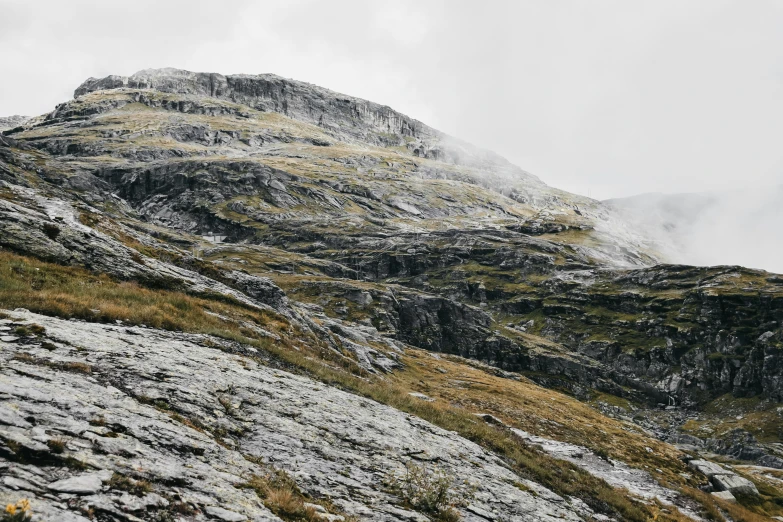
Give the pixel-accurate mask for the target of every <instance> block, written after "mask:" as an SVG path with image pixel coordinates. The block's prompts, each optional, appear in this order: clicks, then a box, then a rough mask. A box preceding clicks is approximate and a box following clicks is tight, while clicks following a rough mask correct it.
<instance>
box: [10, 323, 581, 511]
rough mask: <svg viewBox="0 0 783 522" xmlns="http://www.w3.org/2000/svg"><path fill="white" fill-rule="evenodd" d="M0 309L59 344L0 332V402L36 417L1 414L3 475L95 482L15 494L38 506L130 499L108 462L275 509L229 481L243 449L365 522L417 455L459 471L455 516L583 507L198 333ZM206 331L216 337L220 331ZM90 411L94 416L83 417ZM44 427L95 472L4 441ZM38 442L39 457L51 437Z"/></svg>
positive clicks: (107, 504) (474, 449) (246, 507)
mask: <svg viewBox="0 0 783 522" xmlns="http://www.w3.org/2000/svg"><path fill="white" fill-rule="evenodd" d="M9 315H10V316H11V317H13V318H14V319H15V320H27V321H34V322H35V323H36V324H40V325H42V326H44V327H45V328H46V330H47V332H51V333H50V334H49V335H50V339H51V340H52V341H56V342H57V343H58V344H59V345H60V346H63V348H60V349H57V350H55V351H49V350H46V349H42V348H40V347H39V346H37V345H34V344H30V345H27V344H24V343H15V344H7V343H4V344H2V350H0V359H1V361H0V362H2V364H0V407H4V408H13V410H15V411H17V412H18V413H19V415H21V416H22V417H29V416H32V417H34V418H35V419H36V426H35V427H31V426H24V425H23V426H12V425H7V424H6V425H0V451H2V452H3V453H1V454H0V455H5V457H3V456H0V463H5V464H7V465H8V466H9V467H8V469H7V471H6V472H5V474H6V476H11V477H17V478H23V477H28V476H29V473H30V472H33V473H34V474H35V476H36V477H37V479H36V481H38V482H42V483H45V484H46V483H51V482H54V484H51V485H50V487H55V486H56V487H57V488H58V489H59V490H61V491H66V490H67V491H71V492H74V493H77V492H78V493H79V494H81V495H84V494H90V493H92V495H91V496H88V497H77V498H75V499H73V501H72V502H69V503H68V504H67V507H65V505H64V504H60V503H58V502H56V501H54V500H51V499H49V498H48V497H45V496H41V495H40V494H39V493H36V491H25V492H24V494H25V495H29V497H30V499H31V501H32V502H33V505H34V506H35V507H36V508H38V509H42V510H46V512H57V513H65V512H66V511H68V510H75V511H74V512H75V513H78V512H79V509H82V508H84V509H86V508H88V507H89V506H92V507H93V509H96V510H98V511H100V512H102V513H113V512H114V511H117V512H122V510H123V509H127V508H128V507H129V506H131V507H133V506H134V504H133V503H129V502H128V499H127V497H124V496H123V494H119V493H121V492H115V490H112V489H108V490H105V491H98V489H99V487H100V484H101V482H102V481H107V480H108V479H109V478H110V477H111V475H112V473H114V472H116V473H121V474H125V475H131V476H134V477H136V478H144V479H145V480H148V481H149V482H151V483H152V484H153V489H154V493H155V494H157V495H159V496H160V497H161V498H165V499H168V502H173V498H174V497H175V496H176V497H177V498H178V499H181V501H183V502H186V503H188V504H190V505H192V506H194V508H196V509H199V510H201V511H203V512H204V513H208V514H210V515H211V516H215V517H218V518H221V517H222V519H223V520H239V518H238V517H239V516H242V517H245V518H246V519H252V520H275V519H276V518H275V517H274V516H273V515H271V514H270V513H269V512H268V510H266V508H264V507H263V505H262V504H261V503H260V501H259V500H258V499H257V498H255V493H253V492H252V490H248V489H238V488H237V487H236V486H237V485H239V484H241V483H242V482H243V481H244V480H247V479H248V478H249V476H250V475H251V474H253V473H254V472H256V473H259V472H260V470H259V468H258V466H257V465H256V464H253V463H252V462H251V461H250V460H247V458H251V460H254V459H260V460H262V461H264V462H268V463H270V464H271V465H274V466H275V467H277V468H280V469H284V470H287V471H288V472H289V473H290V474H291V475H292V476H293V477H295V479H296V481H297V484H298V485H299V487H300V488H301V489H302V490H303V491H306V492H308V493H310V494H311V495H313V496H315V497H317V498H319V497H322V498H328V499H330V500H331V501H332V502H333V503H334V504H335V505H337V506H339V507H340V508H342V509H343V510H345V511H346V512H347V513H349V514H355V515H357V516H359V518H360V519H362V520H400V519H404V518H405V517H404V516H401V513H404V512H405V511H406V510H405V509H404V508H400V507H398V503H399V500H398V499H396V498H395V497H394V496H392V495H390V494H388V493H386V492H385V491H384V488H383V486H382V483H383V480H384V478H385V477H386V476H388V474H389V473H390V472H393V471H394V470H398V471H399V470H402V469H403V466H404V464H405V463H406V462H408V461H410V460H411V455H416V456H418V458H421V457H422V456H426V457H427V462H431V463H433V464H432V465H437V466H438V467H439V469H443V470H445V471H447V472H448V473H450V474H452V475H453V476H454V477H459V478H460V483H461V484H462V481H465V482H464V487H465V488H468V489H469V490H470V493H468V492H467V491H468V490H466V495H470V498H472V500H471V506H473V507H472V508H471V509H472V510H473V511H469V510H463V516H464V520H480V518H475V517H476V516H478V515H475V514H471V513H475V512H477V511H479V510H480V511H481V512H487V513H492V514H493V516H497V517H498V518H505V519H507V520H517V521H527V520H529V521H544V520H553V521H554V520H579V519H580V518H581V516H582V515H580V513H582V511H580V509H579V508H578V507H577V506H575V505H574V506H572V505H571V504H570V503H569V501H568V500H566V499H563V498H561V497H559V496H557V495H555V494H553V493H552V492H551V491H548V490H547V489H545V488H543V487H541V486H540V485H538V484H535V483H533V482H530V481H528V480H526V479H523V478H521V477H519V476H516V475H515V474H514V473H512V472H510V471H509V470H508V469H507V468H506V467H505V466H504V465H503V463H502V462H501V461H500V460H499V459H498V458H497V457H495V456H493V455H491V454H489V453H487V452H486V451H484V450H483V449H481V448H480V447H478V446H476V445H475V444H473V443H471V442H469V441H467V440H465V439H462V438H460V437H459V436H457V435H455V434H453V433H450V432H447V431H444V430H442V429H440V428H437V427H435V426H433V425H431V424H428V423H427V422H424V421H422V420H421V419H418V418H416V417H412V416H410V415H407V414H404V413H401V412H399V411H396V410H394V409H392V408H389V407H387V406H383V405H380V404H377V403H375V402H373V401H370V400H368V399H364V398H360V397H357V396H354V395H350V394H348V393H345V392H342V391H339V390H337V389H334V388H330V387H329V386H326V385H323V384H320V383H317V382H314V381H312V380H309V379H307V378H305V377H299V376H296V375H292V374H290V373H287V372H285V371H281V370H276V369H273V368H269V367H266V366H263V365H260V364H258V363H257V362H255V361H253V360H251V359H244V358H243V357H241V356H238V355H234V354H230V353H226V352H223V351H220V350H218V349H216V348H210V347H207V346H205V344H210V343H205V341H206V340H207V338H205V337H204V336H198V335H187V334H176V333H169V332H164V331H158V330H154V329H151V328H136V327H124V326H116V325H114V326H112V325H100V324H90V323H83V322H74V321H64V320H59V319H53V318H48V317H44V316H40V315H36V314H31V313H29V312H11V313H10V314H9ZM212 342H213V343H215V344H219V340H217V339H212ZM22 351H24V352H26V353H30V354H32V355H34V356H35V357H36V358H41V359H45V360H52V361H70V360H78V361H84V362H87V363H89V364H90V365H92V366H93V368H95V370H94V371H93V372H92V373H91V374H90V375H88V376H86V375H84V374H77V373H69V372H64V371H60V370H56V369H53V368H52V367H50V366H46V365H41V364H39V365H35V364H31V363H29V362H24V361H21V360H15V359H13V356H14V355H15V354H17V353H21V352H22ZM158 398H160V400H165V404H166V407H165V408H161V407H159V408H156V407H154V406H152V405H150V404H148V403H149V401H152V400H157V399H158ZM221 398H224V399H226V398H230V399H229V402H231V403H232V404H234V405H236V406H232V407H231V409H230V410H229V411H228V412H227V411H225V409H224V407H223V406H221V403H220V401H219V399H221ZM145 402H146V403H145ZM174 413H176V414H177V415H179V416H180V417H175V416H174V415H173V414H174ZM98 418H100V419H101V424H103V425H104V426H94V425H91V424H90V421H93V424H94V421H95V419H98ZM177 418H185V419H192V420H193V421H196V420H198V422H200V423H201V424H203V425H205V426H208V427H209V428H221V432H222V433H225V435H223V439H222V441H223V445H220V444H218V443H217V438H213V437H215V436H213V435H211V434H210V433H209V432H207V431H197V430H195V429H193V428H192V427H190V426H189V425H187V424H183V423H182V421H178V420H176V419H177ZM40 430H46V431H47V432H49V433H59V434H62V436H65V437H68V439H69V444H68V448H69V449H68V450H67V451H66V453H64V454H62V455H61V457H62V458H65V457H73V458H75V459H78V460H79V461H81V462H84V463H85V464H86V465H87V466H88V467H89V468H93V469H97V470H100V471H97V472H95V471H93V472H90V473H87V474H81V473H75V474H74V473H70V472H68V471H67V470H66V469H63V468H61V467H58V466H46V465H45V466H24V465H22V464H19V463H17V462H15V455H16V453H15V452H14V450H10V452H9V447H8V446H4V445H5V444H8V442H9V441H11V440H17V439H20V438H22V437H28V438H29V437H32V436H34V434H35V433H36V432H40ZM109 430H111V432H113V434H112V435H111V436H109V435H108V434H109ZM390 434H393V436H390ZM70 448H74V449H73V450H71V449H70ZM37 451H38V452H39V454H41V455H46V454H47V452H48V448H46V446H43V448H40V449H38V450H37ZM9 456H10V460H9ZM422 462H424V461H422ZM28 470H29V471H28ZM64 475H67V476H64ZM104 483H106V482H104ZM515 483H522V484H526V487H527V488H529V490H528V491H522V490H520V489H519V488H517V487H516V486H515V485H514V484H515ZM19 484H21V482H18V483H16V487H19ZM174 484H176V486H174ZM457 487H463V486H457ZM20 491H21V490H19V489H12V488H10V486H8V485H4V486H0V500H3V501H6V500H7V499H11V498H14V497H18V496H19V495H20V494H21V493H20ZM79 498H81V500H79ZM140 504H141V506H140V507H139V506H137V510H136V511H133V514H134V516H137V517H138V518H141V519H145V517H151V516H152V514H154V513H157V512H160V511H161V510H165V507H163V505H162V504H163V503H162V502H146V501H145V502H141V503H140ZM42 506H44V507H42ZM229 508H230V509H229ZM230 512H234V513H235V514H231V513H230ZM63 516H65V515H63ZM411 516H412V515H411ZM227 517H234V518H227Z"/></svg>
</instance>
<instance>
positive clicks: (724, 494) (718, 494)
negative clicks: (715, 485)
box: [712, 490, 737, 502]
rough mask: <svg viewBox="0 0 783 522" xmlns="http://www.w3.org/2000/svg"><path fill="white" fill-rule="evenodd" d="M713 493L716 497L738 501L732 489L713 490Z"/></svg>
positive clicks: (728, 500)
mask: <svg viewBox="0 0 783 522" xmlns="http://www.w3.org/2000/svg"><path fill="white" fill-rule="evenodd" d="M712 495H713V496H714V497H717V498H719V499H721V500H725V501H727V502H737V499H736V498H734V495H732V494H731V491H728V490H727V491H713V492H712Z"/></svg>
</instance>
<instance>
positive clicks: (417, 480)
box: [386, 462, 460, 522]
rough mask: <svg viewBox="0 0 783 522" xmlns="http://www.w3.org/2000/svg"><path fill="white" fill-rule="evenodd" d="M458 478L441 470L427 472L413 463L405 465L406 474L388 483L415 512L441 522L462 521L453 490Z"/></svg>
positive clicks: (391, 479)
mask: <svg viewBox="0 0 783 522" xmlns="http://www.w3.org/2000/svg"><path fill="white" fill-rule="evenodd" d="M453 485H454V477H452V476H451V475H449V474H448V473H446V472H445V471H443V470H441V469H437V468H436V469H427V468H426V467H424V466H419V465H417V464H415V463H413V462H408V463H407V464H406V465H405V472H404V473H403V474H402V475H394V474H393V475H391V476H390V477H388V478H387V480H386V486H387V487H388V488H389V490H390V492H392V493H394V494H395V495H397V496H399V497H400V498H401V499H402V500H403V502H404V503H405V504H406V505H408V506H410V507H411V508H412V509H415V510H416V511H419V512H421V513H424V514H427V515H432V516H434V517H436V519H437V520H441V521H444V522H454V521H457V520H460V515H459V513H458V512H457V511H456V510H455V509H454V507H453V506H454V505H456V498H455V496H454V493H453V491H452V487H453Z"/></svg>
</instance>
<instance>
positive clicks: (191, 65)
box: [0, 0, 783, 198]
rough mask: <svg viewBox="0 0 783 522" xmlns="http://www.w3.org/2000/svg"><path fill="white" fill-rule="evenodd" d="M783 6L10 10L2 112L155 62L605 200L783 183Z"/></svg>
mask: <svg viewBox="0 0 783 522" xmlns="http://www.w3.org/2000/svg"><path fill="white" fill-rule="evenodd" d="M781 28H783V1H779V0H753V1H750V2H749V1H737V2H727V1H720V0H704V1H697V0H692V1H682V0H677V1H675V0H671V1H666V0H655V1H651V0H645V1H641V0H639V1H628V0H618V1H603V0H591V1H589V2H587V1H565V0H536V1H532V0H525V1H520V0H517V1H508V2H499V1H491V0H483V1H481V2H476V1H464V2H463V1H456V0H448V1H446V0H443V1H437V0H432V1H427V0H415V1H407V0H395V1H394V2H381V1H377V2H368V1H366V0H357V1H333V0H329V1H326V0H313V1H310V0H300V1H281V0H276V1H274V2H271V1H270V2H267V1H240V0H237V1H231V0H223V1H222V2H215V1H214V0H210V1H208V2H200V1H194V0H188V1H166V0H154V1H147V0H134V1H133V2H128V1H122V2H119V1H111V0H102V1H91V2H88V1H78V0H68V1H66V0H52V1H42V0H39V1H36V2H32V1H28V0H0V52H2V57H3V58H2V66H1V67H2V68H1V69H0V71H1V72H0V78H1V79H2V81H0V115H11V114H27V115H35V114H41V113H44V112H48V111H50V110H51V109H52V108H53V107H54V106H55V105H56V104H57V103H59V102H62V101H65V100H66V99H68V98H70V97H71V96H72V93H73V90H74V89H75V88H76V87H77V86H78V85H79V84H80V83H81V82H82V81H83V80H84V79H86V78H87V77H90V76H95V77H100V76H105V75H108V74H122V75H129V74H132V73H134V72H136V71H137V70H140V69H144V68H150V67H178V68H183V69H189V70H193V71H209V72H220V73H224V74H231V73H265V72H272V73H276V74H279V75H282V76H286V77H290V78H296V79H299V80H304V81H309V82H312V83H316V84H319V85H322V86H324V87H328V88H331V89H334V90H337V91H341V92H344V93H347V94H351V95H355V96H360V97H363V98H368V99H371V100H373V101H376V102H379V103H384V104H387V105H390V106H392V107H394V108H395V109H397V110H400V111H402V112H404V113H406V114H408V115H410V116H412V117H414V118H417V119H419V120H422V121H424V122H425V123H427V124H429V125H432V126H433V127H436V128H438V129H440V130H443V131H445V132H447V133H449V134H453V135H456V136H458V137H460V138H463V139H465V140H468V141H470V142H473V143H475V144H477V145H481V146H485V147H488V148H491V149H493V150H495V151H497V152H499V153H500V154H502V155H504V156H506V157H507V158H509V159H510V160H512V161H513V162H515V163H517V164H518V165H520V166H521V167H522V168H524V169H525V170H528V171H530V172H532V173H533V174H536V175H538V176H539V177H540V178H542V179H543V180H544V181H546V182H547V183H549V184H550V185H553V186H556V187H560V188H564V189H566V190H570V191H573V192H578V193H582V194H585V195H589V196H592V197H595V198H609V197H618V196H627V195H632V194H637V193H642V192H650V191H662V192H682V191H698V190H721V189H732V188H736V187H744V186H751V185H753V186H763V185H775V184H781V183H783V146H782V144H783V30H782V29H781Z"/></svg>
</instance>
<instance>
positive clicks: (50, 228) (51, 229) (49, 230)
mask: <svg viewBox="0 0 783 522" xmlns="http://www.w3.org/2000/svg"><path fill="white" fill-rule="evenodd" d="M43 232H44V234H46V237H48V238H49V239H51V240H55V239H57V236H59V235H60V227H58V226H56V225H50V224H49V223H44V226H43Z"/></svg>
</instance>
